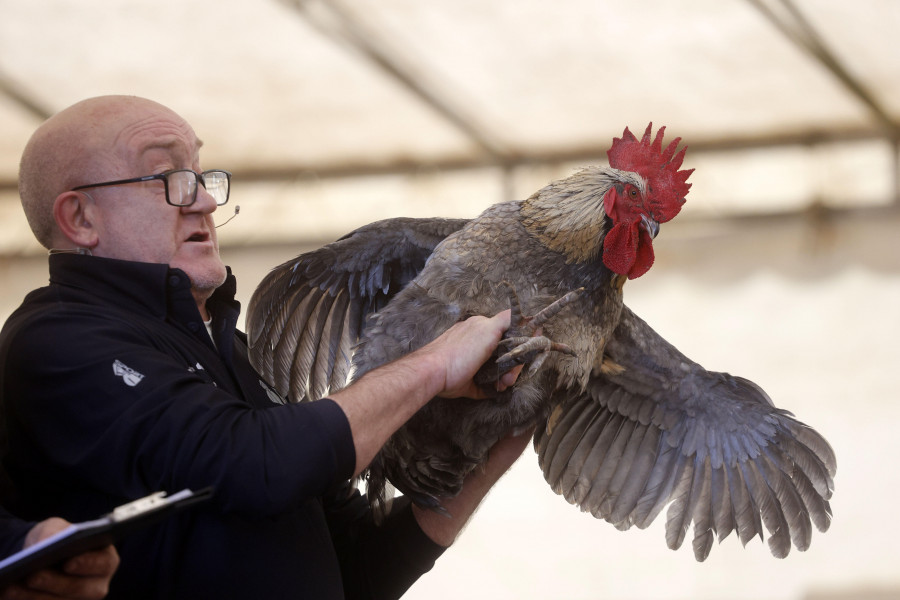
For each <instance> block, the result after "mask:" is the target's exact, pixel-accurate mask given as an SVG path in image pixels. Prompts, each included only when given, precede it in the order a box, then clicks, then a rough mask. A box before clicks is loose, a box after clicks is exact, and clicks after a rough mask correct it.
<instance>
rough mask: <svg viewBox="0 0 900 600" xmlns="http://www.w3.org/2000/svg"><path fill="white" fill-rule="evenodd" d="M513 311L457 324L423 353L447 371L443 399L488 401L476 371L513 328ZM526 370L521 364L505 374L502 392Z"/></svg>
mask: <svg viewBox="0 0 900 600" xmlns="http://www.w3.org/2000/svg"><path fill="white" fill-rule="evenodd" d="M509 316H510V311H509V310H504V311H503V312H501V313H498V314H496V315H494V316H493V317H491V318H488V317H482V316H474V317H469V318H468V319H466V320H465V321H460V322H459V323H456V324H455V325H453V327H451V328H450V329H448V330H447V331H445V332H444V333H443V334H442V335H441V336H439V337H438V338H437V339H435V340H434V341H433V342H431V343H430V344H428V345H426V346H425V347H424V348H422V350H421V351H420V352H423V353H428V354H431V355H433V356H435V357H436V358H437V359H438V361H439V362H440V367H442V368H443V373H444V386H443V388H442V390H443V391H441V392H440V393H439V394H438V396H441V397H443V398H460V397H466V398H486V397H488V394H485V392H484V390H483V389H481V388H480V387H479V386H478V385H477V384H475V382H474V381H473V380H472V377H473V376H474V374H475V372H476V371H477V370H478V369H479V367H481V365H483V364H484V363H485V362H487V361H488V360H490V358H491V355H492V354H493V352H494V350H495V349H496V348H497V344H498V342H500V339H501V338H502V337H503V333H504V332H505V331H506V330H507V329H509ZM521 371H522V365H519V366H517V367H515V368H514V369H512V370H511V371H509V372H507V373H505V374H504V375H503V377H501V378H500V381H499V382H497V391H498V392H502V391H503V390H505V389H506V388H508V387H509V386H511V385H513V384H514V383H515V382H516V378H517V377H518V376H519V373H520V372H521Z"/></svg>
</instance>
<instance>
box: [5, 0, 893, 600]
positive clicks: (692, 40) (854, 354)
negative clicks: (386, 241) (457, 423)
mask: <svg viewBox="0 0 900 600" xmlns="http://www.w3.org/2000/svg"><path fill="white" fill-rule="evenodd" d="M898 31H900V1H897V0H854V1H853V2H848V1H847V0H691V1H690V2H684V1H682V2H678V1H665V0H555V1H553V2H549V1H546V0H377V1H369V2H367V1H364V0H115V1H110V0H38V1H35V0H0V131H2V135H0V277H2V281H3V286H0V318H2V319H5V318H6V316H7V315H8V314H9V313H10V312H11V311H12V310H13V309H14V308H15V306H16V305H17V304H18V303H19V302H20V301H21V298H22V296H23V295H24V294H25V293H26V292H27V291H28V290H30V289H33V288H35V287H37V286H39V285H42V284H43V283H44V282H45V281H46V264H45V263H46V261H45V259H44V257H42V256H38V254H40V253H41V248H39V247H38V245H37V243H36V242H34V241H33V239H32V236H31V233H30V231H29V230H28V227H27V224H26V223H25V219H24V216H22V214H21V207H20V206H19V202H18V199H17V194H16V191H15V187H16V185H15V180H16V170H17V163H18V158H19V154H20V153H21V150H22V148H23V146H24V144H25V142H26V140H27V139H28V136H29V135H30V134H31V132H32V131H33V129H34V128H35V127H36V126H37V125H38V124H39V123H40V122H41V120H42V119H43V118H45V117H46V116H47V115H49V114H52V113H54V112H56V111H58V110H60V109H62V108H64V107H66V106H68V105H70V104H72V103H74V102H76V101H78V100H81V99H83V98H86V97H89V96H95V95H100V94H109V93H118V94H135V95H140V96H145V97H148V98H152V99H155V100H157V101H160V102H162V103H163V104H166V105H168V106H170V107H171V108H173V109H174V110H175V111H177V112H178V113H180V114H181V115H183V116H184V117H185V118H187V119H188V120H189V121H190V122H191V123H192V124H193V125H194V127H195V129H196V131H197V133H198V134H199V136H200V137H201V138H203V139H204V141H205V146H204V149H203V156H202V159H203V165H204V168H225V169H229V170H231V171H233V172H234V189H233V195H232V197H233V200H232V203H233V204H236V205H240V206H241V211H240V215H239V216H238V217H237V218H236V219H235V220H234V221H232V222H230V223H229V224H228V225H227V226H226V227H224V228H223V229H220V230H219V232H220V233H219V239H220V242H221V244H222V246H223V255H224V256H225V258H226V261H227V262H228V264H230V265H231V266H232V267H233V268H234V270H235V273H237V275H238V277H239V280H240V281H241V287H240V293H241V297H240V299H241V300H242V301H243V302H244V305H245V306H246V300H247V299H248V298H249V294H250V292H251V291H252V288H253V285H254V284H255V282H257V281H259V279H260V278H261V277H262V275H263V274H264V273H265V271H266V270H267V269H268V268H270V267H271V266H273V265H275V264H277V263H278V262H280V261H282V260H286V259H287V258H289V257H290V256H293V255H294V254H296V253H297V252H299V251H300V249H301V244H318V243H322V242H325V241H329V240H331V239H334V238H335V237H337V236H339V235H342V234H343V233H346V232H347V231H349V230H350V229H352V228H354V227H356V226H358V225H361V224H363V223H367V222H370V221H373V220H376V219H379V218H384V217H392V216H401V215H402V216H463V217H467V216H474V215H475V214H477V213H478V212H480V211H481V210H482V209H483V208H484V207H486V206H487V205H489V204H491V203H493V202H497V201H499V200H504V199H510V198H522V197H525V196H527V195H529V194H531V193H532V192H533V191H534V190H536V189H538V188H539V187H541V186H542V185H544V184H546V183H547V182H548V181H549V180H551V179H554V178H557V177H560V176H564V175H566V174H568V173H570V172H571V171H572V169H573V168H574V167H576V166H579V165H584V164H588V163H595V162H605V160H606V155H605V151H606V149H607V147H608V145H609V143H610V142H611V140H612V138H613V137H614V136H618V135H620V134H621V133H622V130H623V129H624V127H625V126H628V127H629V128H631V130H632V131H634V132H636V133H640V131H642V130H643V128H644V127H645V126H646V124H647V123H648V122H649V121H653V123H654V125H655V126H661V125H666V126H667V131H668V134H669V135H668V138H671V137H674V136H681V137H682V138H683V139H684V142H685V143H686V144H688V146H689V147H690V148H689V150H688V154H687V158H686V161H685V167H686V168H696V169H697V170H696V171H695V173H694V174H693V175H692V176H691V179H690V181H691V182H692V183H693V184H694V185H693V188H692V189H691V192H690V195H689V196H688V199H687V204H686V205H685V208H684V210H683V211H682V212H681V214H680V215H679V216H678V218H677V219H675V220H674V221H672V222H671V223H667V224H665V226H664V228H663V231H662V233H661V234H660V237H659V238H658V240H657V241H656V242H655V245H656V248H657V253H656V254H657V263H656V265H655V266H654V269H653V271H652V272H651V273H650V274H648V275H647V276H646V277H642V278H641V279H639V280H637V281H635V282H632V283H629V284H628V286H627V288H626V290H627V291H626V302H627V303H628V304H629V305H630V306H631V307H632V308H634V309H635V310H636V311H637V312H638V313H639V314H641V316H642V317H643V318H645V319H647V321H648V322H650V323H651V325H653V326H654V327H656V328H657V329H658V330H659V331H660V333H662V334H663V335H664V337H666V338H667V339H669V340H670V341H671V342H673V343H674V344H676V345H677V346H678V347H679V348H680V349H682V350H683V351H684V352H685V353H686V354H687V355H689V356H691V357H692V358H693V359H695V360H697V361H699V362H701V363H702V364H704V365H706V366H707V367H709V368H711V369H716V370H728V371H732V372H734V373H736V374H740V375H743V376H747V377H749V378H751V379H753V380H755V381H757V382H758V383H760V384H761V385H762V386H763V387H764V388H765V389H766V390H767V391H768V392H769V393H770V394H771V396H772V397H773V399H774V400H775V402H776V404H777V405H779V406H781V407H784V408H788V409H791V410H793V411H795V412H796V413H797V414H798V416H800V417H801V418H802V419H804V420H807V421H808V422H809V423H810V424H811V425H813V426H815V427H816V428H818V429H819V430H820V431H821V432H822V433H823V435H825V436H826V437H827V438H828V439H829V440H830V441H831V443H832V445H833V446H834V448H835V451H836V453H837V457H838V465H839V469H838V474H837V478H836V493H835V497H834V500H833V502H832V507H833V508H834V512H835V519H834V523H833V525H832V528H831V530H830V531H829V532H828V533H826V534H824V535H822V534H818V533H817V534H814V538H813V543H812V547H811V548H810V550H809V551H807V552H805V553H799V552H793V553H792V554H791V555H790V556H789V557H788V558H787V559H786V560H784V561H777V560H776V559H774V558H772V557H771V556H769V553H768V551H767V549H766V548H765V545H764V544H761V543H759V542H758V541H753V542H751V543H750V544H749V545H748V548H746V549H741V548H740V544H739V543H738V542H737V540H736V539H734V538H733V536H732V537H731V538H728V539H726V540H725V541H724V542H723V543H722V544H721V546H719V547H716V548H715V549H714V550H713V552H712V554H711V556H710V558H709V560H708V561H707V562H706V563H703V564H696V563H695V562H694V559H693V556H692V553H691V552H690V550H689V548H687V547H685V548H682V550H681V551H679V552H671V551H669V550H668V549H666V548H665V544H664V537H663V533H662V529H663V523H662V522H661V521H662V520H660V521H658V522H657V523H654V524H653V525H652V526H651V528H650V530H649V531H646V532H640V531H629V532H627V533H621V532H618V531H615V530H614V529H613V528H612V527H610V526H609V525H607V524H605V523H602V522H598V521H596V520H594V519H592V518H591V517H589V516H585V515H582V514H580V513H579V512H578V510H577V509H575V508H573V507H571V506H569V505H567V504H566V503H565V502H564V501H563V500H562V499H561V498H560V497H557V496H555V495H553V494H552V492H551V491H550V490H549V489H548V488H547V486H546V484H545V483H544V482H543V481H542V478H541V475H540V472H539V469H538V468H537V466H536V464H535V463H536V461H535V457H534V455H533V453H532V452H531V451H526V455H525V456H524V457H523V459H522V460H521V461H520V462H519V463H517V465H516V466H515V467H514V469H513V471H512V473H511V474H510V475H509V476H508V477H507V478H506V479H505V480H503V481H502V482H501V484H500V485H498V486H497V488H496V490H495V491H494V492H492V494H491V496H490V497H489V498H488V499H487V501H486V503H485V505H484V507H483V509H482V511H481V512H480V513H479V514H478V515H476V518H475V520H474V522H473V523H472V525H471V526H470V527H469V528H468V529H467V531H466V532H465V533H464V534H463V535H462V537H461V539H460V541H459V543H458V547H457V548H454V549H453V550H451V551H450V552H448V553H447V555H446V556H445V557H443V558H442V559H441V560H440V561H439V562H438V565H437V566H436V568H435V570H434V572H433V573H430V574H429V575H428V576H426V577H424V578H423V579H422V580H421V581H420V582H419V583H417V584H416V585H415V586H414V587H413V589H412V590H411V591H410V593H409V595H408V596H409V598H410V599H412V600H416V599H429V600H431V599H438V598H458V597H464V598H474V599H477V600H480V599H482V598H484V599H488V598H489V599H491V600H500V599H509V600H512V599H520V598H560V599H566V600H572V599H576V598H579V599H580V598H583V599H588V598H610V599H613V598H615V599H620V600H633V599H660V600H661V599H667V600H675V599H678V600H682V599H688V598H691V599H694V600H697V599H709V600H713V599H715V600H718V599H722V598H728V599H747V600H750V599H758V598H772V599H776V598H777V599H800V598H805V599H813V598H815V599H818V600H839V599H843V598H846V599H850V598H853V599H854V600H865V599H876V598H877V599H879V600H883V599H887V598H900V573H898V570H897V564H896V563H897V561H896V554H897V553H896V551H895V550H894V548H896V544H897V539H898V538H900V525H898V521H897V519H896V517H895V516H894V513H895V510H896V509H895V506H894V505H895V504H896V501H895V498H896V495H897V492H898V490H900V471H898V469H897V468H896V465H895V464H894V463H895V462H896V457H897V456H898V454H900V438H898V437H897V435H896V432H895V430H896V423H897V422H898V418H900V405H898V403H897V399H898V397H900V389H898V385H897V377H896V376H895V375H893V373H894V372H895V371H896V364H897V348H896V343H897V340H898V339H900V319H898V318H897V310H896V307H897V306H898V304H900V252H898V251H897V242H896V239H897V235H896V232H897V229H898V227H900V210H898V208H900V192H898V190H900V183H898V182H900V160H898V156H900V151H898V148H900V146H898V144H900V51H898V43H897V35H898ZM135 175H138V174H135ZM223 211H224V214H222V215H217V220H218V221H219V222H222V221H224V220H225V218H227V217H228V216H230V215H231V214H232V207H231V203H230V204H229V206H226V207H225V208H224V209H223ZM773 214H774V215H782V216H783V215H789V216H790V218H779V217H777V216H776V217H775V218H771V215H773ZM748 215H749V216H751V217H753V218H746V217H747V216H748Z"/></svg>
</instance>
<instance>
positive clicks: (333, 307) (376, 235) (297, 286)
mask: <svg viewBox="0 0 900 600" xmlns="http://www.w3.org/2000/svg"><path fill="white" fill-rule="evenodd" d="M466 223H467V220H465V219H410V218H397V219H386V220H384V221H377V222H375V223H371V224H369V225H366V226H364V227H360V228H359V229H356V230H355V231H353V232H351V233H349V234H347V235H345V236H344V237H342V238H340V239H339V240H337V241H335V242H332V243H330V244H327V245H325V246H323V247H321V248H319V249H318V250H313V251H311V252H307V253H305V254H301V255H300V256H298V257H297V258H295V259H293V260H289V261H287V262H285V263H284V264H282V265H279V266H278V267H275V268H274V269H273V270H272V271H271V272H270V273H269V274H268V275H266V277H265V278H264V279H263V280H262V282H261V283H260V284H259V286H258V287H257V288H256V291H254V293H253V296H252V298H251V299H250V305H249V307H248V311H247V334H248V339H249V343H250V360H251V362H252V363H253V366H254V367H256V369H257V370H258V371H259V372H260V374H261V375H262V376H263V377H264V378H265V379H266V380H267V381H268V382H269V384H270V385H272V386H273V387H274V388H275V390H276V391H277V392H278V393H279V394H281V395H283V396H285V397H286V398H288V399H290V400H291V401H294V402H300V401H304V400H318V399H319V398H322V397H324V396H325V395H326V394H328V392H329V391H330V390H336V389H339V388H341V387H343V386H344V385H346V383H347V377H348V375H349V371H350V358H351V356H352V351H353V348H354V346H355V345H356V343H357V341H358V339H359V335H360V332H361V331H362V328H363V326H364V325H365V321H366V317H367V316H368V314H369V313H371V312H374V311H376V310H378V309H379V308H381V307H382V306H384V304H385V303H387V301H388V300H389V299H390V298H391V297H392V296H393V295H394V294H396V293H397V292H398V291H399V290H401V289H403V287H404V286H406V284H407V283H409V281H410V280H412V279H413V278H414V277H415V276H416V274H417V273H418V272H419V271H420V270H421V269H422V267H423V266H424V265H425V261H426V260H427V258H428V256H429V255H430V254H431V252H432V251H433V250H434V247H435V246H437V244H438V243H440V241H441V240H443V239H444V238H445V237H447V236H448V235H450V234H451V233H453V232H454V231H456V230H458V229H460V228H461V227H462V226H463V225H465V224H466Z"/></svg>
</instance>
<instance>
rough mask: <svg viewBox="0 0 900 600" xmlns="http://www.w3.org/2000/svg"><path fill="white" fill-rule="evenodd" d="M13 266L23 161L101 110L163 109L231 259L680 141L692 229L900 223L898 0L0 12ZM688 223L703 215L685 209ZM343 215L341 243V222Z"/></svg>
mask: <svg viewBox="0 0 900 600" xmlns="http://www.w3.org/2000/svg"><path fill="white" fill-rule="evenodd" d="M0 14H2V15H3V18H2V20H0V124H2V131H3V132H4V135H3V136H2V139H0V216H2V218H3V226H4V235H3V236H0V252H5V253H12V254H16V253H20V252H23V251H30V250H33V249H34V247H35V245H34V243H33V242H32V241H31V240H30V234H29V232H28V231H27V228H25V226H24V220H22V219H21V218H20V217H19V216H18V208H17V206H16V196H15V177H16V167H17V161H18V156H19V153H20V152H21V149H22V147H23V145H24V143H25V141H26V140H27V137H28V135H29V134H30V132H31V131H32V130H33V128H34V127H35V126H36V125H37V124H38V123H39V122H40V120H41V119H42V118H43V117H45V116H46V115H48V114H52V113H54V112H56V111H58V110H60V109H61V108H64V107H65V106H68V105H69V104H71V103H73V102H75V101H77V100H80V99H82V98H85V97H88V96H93V95H98V94H106V93H125V94H136V95H141V96H146V97H150V98H153V99H156V100H158V101H161V102H162V103H164V104H167V105H168V106H170V107H172V108H173V109H175V110H176V111H177V112H179V113H181V114H182V115H184V116H185V117H186V118H187V119H188V120H189V121H190V122H191V123H192V124H193V125H194V127H195V129H196V130H197V132H198V134H199V135H200V136H201V137H202V138H203V139H204V140H205V141H206V147H205V149H204V157H203V158H204V164H205V165H206V166H207V168H209V167H211V166H216V167H221V168H227V169H230V170H232V171H233V172H234V173H235V184H234V185H235V202H237V203H239V204H243V212H242V216H241V218H240V219H237V220H235V222H234V223H233V224H231V225H229V230H228V235H226V236H223V243H224V244H226V245H227V244H252V243H258V242H260V241H270V242H271V241H273V240H291V239H297V238H298V237H300V238H307V239H309V238H312V239H316V240H323V241H324V240H327V239H331V238H333V237H334V236H335V235H338V234H340V233H343V232H344V231H346V230H347V229H349V227H350V226H355V225H357V224H361V223H363V222H366V221H369V220H373V219H374V218H379V217H381V216H392V215H396V214H410V215H419V214H421V215H435V214H440V215H447V216H470V215H474V214H476V213H477V212H479V211H480V210H481V209H482V208H484V207H485V206H486V205H488V204H490V203H493V202H496V201H498V200H502V199H508V198H520V197H524V196H527V195H528V194H530V193H531V192H533V191H534V190H535V189H537V188H538V187H540V186H541V185H543V184H544V183H546V182H547V181H548V180H549V179H552V178H556V177H558V176H563V175H566V174H568V173H569V172H571V169H572V168H573V166H577V165H582V164H586V163H591V162H602V161H604V160H605V150H606V148H607V147H608V145H609V143H610V141H611V140H612V137H613V136H616V135H619V134H621V132H622V130H623V129H624V127H625V126H626V125H627V126H629V127H630V128H631V129H632V130H634V131H636V132H638V133H639V132H640V131H641V130H642V129H643V128H644V127H645V126H646V124H647V123H648V122H649V121H653V122H654V123H655V124H656V125H657V126H659V125H666V126H668V131H669V134H670V137H671V136H675V135H677V136H681V137H682V138H683V139H684V141H685V143H687V144H688V145H689V146H690V148H691V150H690V152H689V158H688V165H689V166H694V167H697V168H698V170H697V173H696V174H695V175H694V177H693V178H692V181H694V183H695V185H694V189H693V190H692V192H691V196H690V202H691V204H690V206H691V208H692V211H691V212H692V213H693V214H708V213H710V212H712V213H713V214H722V213H734V212H738V213H744V212H753V211H756V212H758V211H763V212H771V211H780V210H795V209H798V208H803V207H806V206H809V205H810V204H814V203H815V204H824V205H826V206H840V207H846V206H857V205H860V204H864V205H872V204H876V205H878V204H891V203H895V202H896V198H897V195H898V194H897V189H898V183H897V180H898V175H897V173H898V158H897V155H898V153H897V143H898V139H900V127H898V123H900V52H897V51H896V41H895V38H896V31H897V28H898V26H900V3H897V2H895V1H894V0H859V1H858V2H852V3H848V2H845V1H841V0H694V1H693V2H690V3H687V2H663V1H651V0H642V1H638V2H625V1H598V0H560V1H559V2H552V3H551V2H545V1H542V0H515V1H513V0H495V1H492V2H484V1H482V0H452V1H451V0H432V1H428V2H423V1H416V0H380V1H379V2H363V1H359V0H356V1H352V0H283V1H278V0H260V1H256V2H249V1H246V0H120V1H117V2H108V1H106V0H42V1H41V2H32V1H30V0H0ZM686 214H690V213H686ZM333 219H337V223H335V222H334V221H333Z"/></svg>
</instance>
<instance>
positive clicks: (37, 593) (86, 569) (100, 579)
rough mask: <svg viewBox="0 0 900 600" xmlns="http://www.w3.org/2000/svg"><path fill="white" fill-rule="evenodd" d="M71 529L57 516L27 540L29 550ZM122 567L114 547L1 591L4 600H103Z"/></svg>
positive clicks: (88, 554)
mask: <svg viewBox="0 0 900 600" xmlns="http://www.w3.org/2000/svg"><path fill="white" fill-rule="evenodd" d="M68 526H69V522H68V521H65V520H63V519H59V518H57V517H51V518H49V519H47V520H45V521H41V522H40V523H38V524H37V525H35V526H34V527H32V528H31V531H29V532H28V535H27V536H26V537H25V545H24V547H25V548H27V547H28V546H31V545H32V544H35V543H37V542H39V541H40V540H42V539H44V538H47V537H50V536H51V535H53V534H55V533H58V532H60V531H62V530H63V529H65V528H66V527H68ZM118 566H119V555H118V553H117V552H116V549H115V548H114V547H113V546H107V547H105V548H103V549H101V550H94V551H91V552H84V553H82V554H79V555H77V556H73V557H72V558H70V559H68V560H67V561H66V562H64V563H63V564H62V566H61V567H59V568H58V569H49V568H48V569H43V570H41V571H37V572H35V573H32V574H31V575H29V576H28V577H26V578H25V579H24V580H22V581H20V582H19V583H17V584H15V585H11V586H9V587H7V588H5V589H3V590H2V592H0V598H2V599H3V600H18V599H23V600H44V599H50V598H73V599H74V598H82V599H86V600H92V599H95V598H97V599H99V598H103V597H105V596H106V594H107V593H108V592H109V582H110V580H111V579H112V576H113V574H114V573H115V572H116V569H117V568H118Z"/></svg>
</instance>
